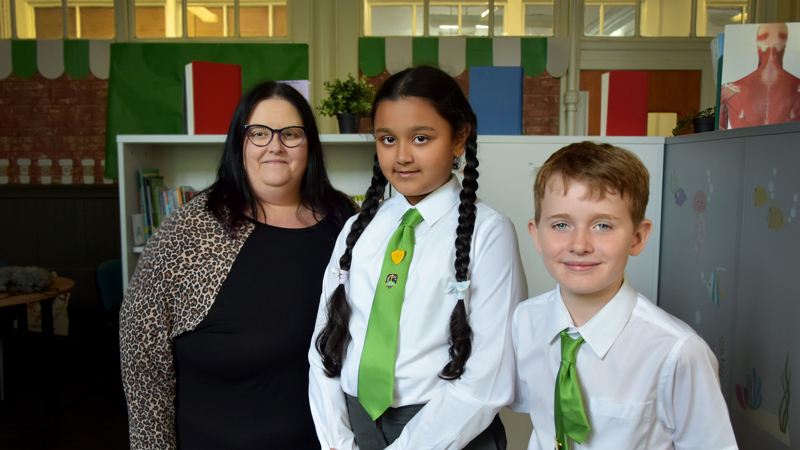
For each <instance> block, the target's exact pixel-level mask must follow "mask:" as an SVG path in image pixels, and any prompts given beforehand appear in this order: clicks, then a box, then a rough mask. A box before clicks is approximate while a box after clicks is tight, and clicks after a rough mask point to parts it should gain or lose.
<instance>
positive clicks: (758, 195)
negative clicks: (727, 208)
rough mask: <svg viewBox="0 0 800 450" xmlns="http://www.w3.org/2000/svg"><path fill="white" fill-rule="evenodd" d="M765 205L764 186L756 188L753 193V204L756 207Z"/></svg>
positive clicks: (765, 191) (765, 193)
mask: <svg viewBox="0 0 800 450" xmlns="http://www.w3.org/2000/svg"><path fill="white" fill-rule="evenodd" d="M764 203H767V190H766V189H764V186H756V191H755V193H753V204H754V205H756V206H764Z"/></svg>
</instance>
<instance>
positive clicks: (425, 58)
mask: <svg viewBox="0 0 800 450" xmlns="http://www.w3.org/2000/svg"><path fill="white" fill-rule="evenodd" d="M419 65H429V66H434V67H438V68H440V69H442V70H444V71H445V72H447V73H448V74H450V75H451V76H454V77H455V76H458V75H460V74H461V73H463V72H464V70H467V68H469V67H471V66H522V67H523V68H524V70H525V75H528V76H530V77H536V76H539V75H541V74H542V73H543V72H544V71H545V69H546V70H547V72H548V73H549V74H550V75H551V76H553V77H557V78H558V77H561V76H562V75H564V73H566V71H567V67H568V66H569V38H568V37H556V38H526V37H500V38H468V37H443V38H438V37H385V38H383V37H362V38H360V39H359V40H358V66H359V69H361V72H362V73H363V74H364V75H367V76H370V77H374V76H378V75H380V74H381V73H383V71H384V70H387V71H388V72H389V73H391V74H394V73H397V72H400V71H401V70H404V69H407V68H409V67H416V66H419Z"/></svg>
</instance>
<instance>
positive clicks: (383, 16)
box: [368, 5, 422, 36]
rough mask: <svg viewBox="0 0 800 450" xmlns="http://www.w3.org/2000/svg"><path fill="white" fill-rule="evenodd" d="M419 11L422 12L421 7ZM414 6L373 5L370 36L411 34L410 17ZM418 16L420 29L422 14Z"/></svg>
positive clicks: (420, 27)
mask: <svg viewBox="0 0 800 450" xmlns="http://www.w3.org/2000/svg"><path fill="white" fill-rule="evenodd" d="M419 9H420V13H421V12H422V8H419ZM413 14H414V7H413V6H411V5H408V6H373V7H372V8H371V16H372V24H371V25H372V27H371V30H369V33H368V35H370V36H411V35H412V29H411V26H412V17H413ZM417 16H418V17H419V19H418V20H420V22H419V23H418V25H417V26H418V28H419V29H420V30H422V22H421V20H422V14H419V13H418V14H417Z"/></svg>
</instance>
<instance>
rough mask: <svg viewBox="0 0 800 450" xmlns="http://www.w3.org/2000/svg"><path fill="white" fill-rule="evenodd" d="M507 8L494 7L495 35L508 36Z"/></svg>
mask: <svg viewBox="0 0 800 450" xmlns="http://www.w3.org/2000/svg"><path fill="white" fill-rule="evenodd" d="M504 16H505V8H504V7H502V6H495V7H494V35H495V36H506V32H505V26H504V24H505V18H504Z"/></svg>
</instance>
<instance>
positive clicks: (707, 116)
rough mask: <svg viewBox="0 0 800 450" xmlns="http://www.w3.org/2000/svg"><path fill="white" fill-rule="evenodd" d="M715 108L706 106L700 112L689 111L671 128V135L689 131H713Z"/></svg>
mask: <svg viewBox="0 0 800 450" xmlns="http://www.w3.org/2000/svg"><path fill="white" fill-rule="evenodd" d="M716 115H717V114H716V108H715V107H713V106H712V107H711V108H706V109H704V110H702V111H700V112H697V111H695V110H694V109H693V110H692V112H691V113H689V114H687V115H686V116H684V117H683V119H681V120H679V121H678V123H677V124H675V128H673V129H672V135H673V136H679V135H681V134H689V133H692V132H694V133H704V132H706V131H714V121H715V119H716Z"/></svg>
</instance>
